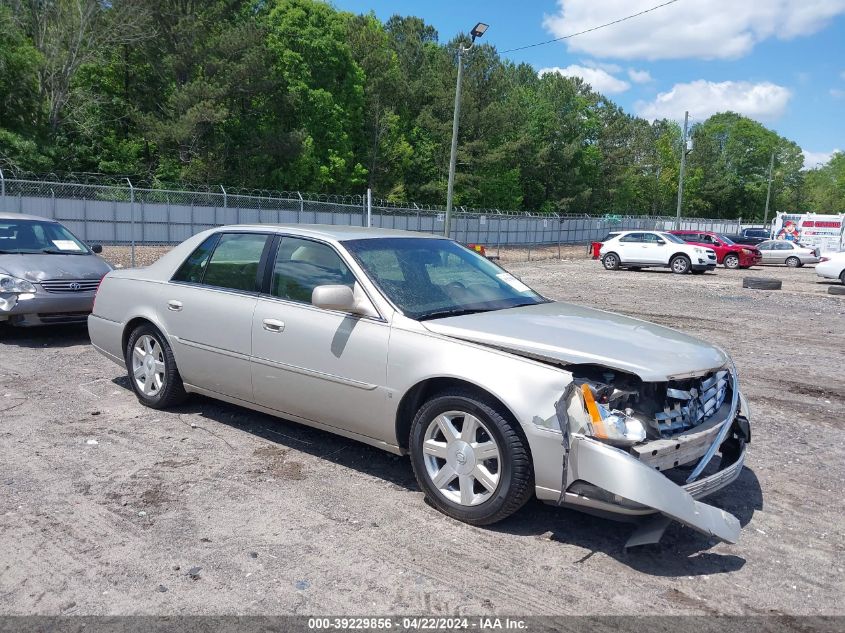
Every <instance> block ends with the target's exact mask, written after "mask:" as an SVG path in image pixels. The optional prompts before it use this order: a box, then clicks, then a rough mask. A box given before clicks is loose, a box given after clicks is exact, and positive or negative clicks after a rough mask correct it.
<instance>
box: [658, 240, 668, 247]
mask: <svg viewBox="0 0 845 633" xmlns="http://www.w3.org/2000/svg"><path fill="white" fill-rule="evenodd" d="M657 243H658V244H660V246H663V245H664V244H665V243H666V242H665V241H664V240H657Z"/></svg>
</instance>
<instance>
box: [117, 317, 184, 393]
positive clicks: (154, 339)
mask: <svg viewBox="0 0 845 633" xmlns="http://www.w3.org/2000/svg"><path fill="white" fill-rule="evenodd" d="M125 357H126V371H127V372H128V374H129V384H130V385H132V391H134V392H135V395H136V396H137V397H138V400H139V402H140V403H141V404H143V405H145V406H147V407H150V408H153V409H166V408H168V407H172V406H174V405H177V404H180V403H181V402H183V401H184V400H185V398H187V395H188V394H187V393H186V392H185V387H184V385H183V384H182V377H181V376H180V375H179V370H178V369H177V368H176V359H175V358H174V356H173V350H172V349H171V348H170V344H169V343H168V342H167V338H166V337H165V336H164V335H163V334H162V333H161V332H159V331H158V329H157V328H156V327H154V326H153V325H151V324H149V323H147V324H144V325H139V326H138V327H136V328H135V329H134V330H133V331H132V334H130V335H129V340H128V341H127V343H126V352H125Z"/></svg>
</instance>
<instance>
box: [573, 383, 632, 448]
mask: <svg viewBox="0 0 845 633" xmlns="http://www.w3.org/2000/svg"><path fill="white" fill-rule="evenodd" d="M574 387H575V388H574V389H572V391H571V396H570V398H569V403H568V407H567V415H568V417H569V423H570V430H571V431H572V432H573V433H581V434H583V435H587V436H589V437H593V438H595V439H597V440H601V441H604V442H608V443H609V444H615V445H621V446H631V445H633V444H637V443H638V442H642V441H643V440H644V439H645V438H646V431H645V427H644V426H643V423H642V422H640V421H639V420H638V419H636V418H634V417H633V416H632V413H633V411H632V410H631V409H630V408H626V409H625V410H624V411H622V410H619V409H614V408H613V407H612V402H613V400H614V398H608V396H607V394H606V393H603V392H604V391H606V390H607V389H608V388H610V389H612V387H608V386H607V385H592V384H590V383H588V382H580V384H575V385H574ZM617 400H618V398H617ZM602 401H605V402H602Z"/></svg>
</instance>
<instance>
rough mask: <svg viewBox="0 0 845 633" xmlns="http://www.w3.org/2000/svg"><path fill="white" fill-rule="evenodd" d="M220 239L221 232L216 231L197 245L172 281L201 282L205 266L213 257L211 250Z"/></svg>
mask: <svg viewBox="0 0 845 633" xmlns="http://www.w3.org/2000/svg"><path fill="white" fill-rule="evenodd" d="M218 239H220V234H219V233H215V234H214V235H212V236H211V237H209V238H207V239H206V240H205V241H204V242H203V243H202V244H200V245H199V246H197V249H196V250H195V251H194V252H193V253H191V256H190V257H188V259H186V260H185V261H184V263H183V264H182V265H181V266H180V267H179V270H177V271H176V274H175V275H173V279H172V281H186V282H189V283H194V284H200V283H202V278H203V276H204V275H205V268H206V266H207V265H208V260H209V258H210V257H211V252H212V251H213V250H214V246H215V245H216V244H217V240H218Z"/></svg>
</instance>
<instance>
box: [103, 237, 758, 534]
mask: <svg viewBox="0 0 845 633" xmlns="http://www.w3.org/2000/svg"><path fill="white" fill-rule="evenodd" d="M88 326H89V330H90V334H91V341H92V343H93V344H94V346H95V347H96V348H97V349H98V350H99V351H100V352H101V353H103V354H104V355H105V356H107V357H108V358H110V359H111V360H113V361H114V362H116V363H119V364H120V365H123V366H125V367H126V369H127V371H128V374H129V380H130V383H131V385H132V388H133V389H134V391H135V393H136V394H137V397H138V399H139V400H140V401H141V402H142V403H143V404H145V405H147V406H150V407H154V408H164V407H170V406H173V405H176V404H177V403H179V402H180V401H182V400H183V399H184V398H185V397H186V394H188V393H199V394H204V395H207V396H211V397H213V398H218V399H220V400H224V401H227V402H231V403H235V404H238V405H242V406H244V407H249V408H251V409H254V410H257V411H262V412H265V413H269V414H271V415H276V416H279V417H284V418H288V419H292V420H295V421H297V422H300V423H302V424H307V425H310V426H314V427H317V428H320V429H325V430H327V431H331V432H333V433H338V434H340V435H343V436H346V437H350V438H354V439H356V440H359V441H361V442H365V443H367V444H371V445H373V446H377V447H379V448H382V449H384V450H387V451H390V452H393V453H396V454H409V455H410V459H411V464H412V466H413V469H414V472H415V474H416V477H417V480H418V482H419V485H420V488H421V489H422V490H423V492H424V493H425V495H426V496H427V497H428V498H429V499H430V500H431V502H432V503H433V504H434V505H435V506H436V507H437V508H439V509H440V510H441V511H443V512H444V513H445V514H447V515H449V516H452V517H454V518H456V519H459V520H461V521H466V522H468V523H472V524H475V525H486V524H490V523H493V522H496V521H500V520H501V519H504V518H505V517H507V516H509V515H510V514H512V513H514V512H516V511H517V510H518V509H519V508H520V507H521V506H522V505H523V504H524V503H525V502H526V501H527V500H528V499H529V498H530V497H531V496H532V495H536V496H537V498H539V499H541V500H542V501H545V502H547V503H551V504H558V505H564V506H569V507H573V508H578V509H581V510H584V511H586V512H590V513H595V514H599V515H602V516H609V517H615V518H619V519H624V520H627V521H631V522H635V523H638V524H639V527H638V529H637V530H635V532H634V534H633V536H632V537H631V539H630V540H629V541H628V545H637V544H642V543H652V542H656V541H657V540H659V539H660V536H661V535H662V533H663V531H664V530H665V528H666V526H667V525H668V524H669V523H670V521H672V520H675V521H679V522H680V523H682V524H684V525H687V526H689V527H691V528H694V529H696V530H699V531H701V532H703V533H705V534H708V535H711V536H713V537H716V538H719V539H721V540H724V541H727V542H735V541H736V540H737V538H738V535H739V529H740V526H739V522H738V520H737V519H736V518H735V517H734V516H732V515H731V514H729V513H727V512H724V511H723V510H721V509H719V508H716V507H714V506H711V505H707V504H705V503H703V502H701V501H699V499H701V498H702V497H705V496H706V495H708V494H710V493H713V492H714V491H716V490H719V489H720V488H723V487H724V486H726V485H728V484H729V483H731V482H732V481H733V480H734V479H736V477H737V476H738V475H739V473H740V471H741V470H742V467H743V461H744V459H745V446H746V444H747V443H748V442H749V440H750V427H749V417H750V415H749V409H748V404H747V403H746V401H745V399H744V398H743V396H742V394H741V393H740V389H739V385H738V383H737V376H736V369H735V368H734V366H733V364H732V362H731V360H730V358H729V357H728V356H727V355H726V354H725V352H723V351H722V350H721V349H719V348H718V347H715V346H713V345H710V344H708V343H705V342H703V341H700V340H698V339H695V338H692V337H690V336H687V335H685V334H682V333H680V332H677V331H675V330H671V329H667V328H664V327H660V326H658V325H653V324H651V323H647V322H645V321H640V320H637V319H632V318H628V317H624V316H620V315H617V314H613V313H610V312H604V311H601V310H595V309H592V308H587V307H582V306H577V305H571V304H568V303H561V302H553V301H549V300H548V299H546V298H544V297H542V296H541V295H540V294H539V293H537V292H535V291H534V290H532V289H531V288H529V287H528V286H527V285H525V284H524V283H523V282H522V281H520V280H519V279H518V278H517V277H515V276H513V275H511V274H510V273H508V272H507V271H505V270H503V269H502V268H499V267H498V266H497V265H496V264H494V263H493V262H491V261H489V260H487V259H485V258H484V257H482V256H481V255H479V254H477V253H475V252H473V251H471V250H469V249H467V248H464V247H463V246H461V245H459V244H457V243H456V242H454V241H452V240H449V239H445V238H440V237H434V236H425V235H421V234H418V233H407V232H403V231H387V230H377V229H364V228H356V227H340V226H302V225H297V226H268V225H260V226H230V227H222V228H218V229H214V230H210V231H206V232H204V233H200V234H198V235H196V236H194V237H192V238H191V239H189V240H187V241H186V242H184V243H183V244H181V245H180V246H178V247H177V248H175V249H174V250H173V251H171V252H170V253H168V254H167V255H165V256H164V257H163V258H161V259H160V260H159V261H157V262H156V263H155V264H153V265H151V266H149V267H147V268H141V269H125V270H116V271H113V272H111V273H109V274H108V275H107V276H106V277H105V279H104V280H103V283H102V285H101V286H100V289H99V291H98V294H97V299H96V303H95V306H94V312H93V314H92V315H91V316H90V317H89V320H88ZM717 454H718V458H717Z"/></svg>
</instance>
